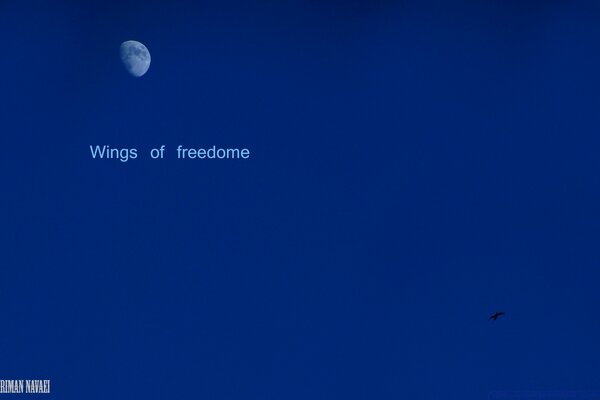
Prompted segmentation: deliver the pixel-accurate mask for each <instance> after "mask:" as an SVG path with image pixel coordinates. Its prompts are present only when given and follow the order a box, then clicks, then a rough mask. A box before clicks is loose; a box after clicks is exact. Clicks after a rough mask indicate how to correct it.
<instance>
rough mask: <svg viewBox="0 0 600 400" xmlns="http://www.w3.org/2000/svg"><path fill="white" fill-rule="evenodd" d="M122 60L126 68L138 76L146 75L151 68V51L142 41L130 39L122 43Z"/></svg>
mask: <svg viewBox="0 0 600 400" xmlns="http://www.w3.org/2000/svg"><path fill="white" fill-rule="evenodd" d="M120 54H121V61H122V62H123V65H124V66H125V69H126V70H127V71H128V72H129V73H130V74H131V75H133V76H135V77H136V78H139V77H140V76H142V75H144V74H145V73H146V72H148V68H150V62H151V60H152V58H151V57H150V52H149V51H148V48H147V47H146V46H144V45H143V44H142V43H140V42H138V41H135V40H128V41H126V42H123V43H121V50H120Z"/></svg>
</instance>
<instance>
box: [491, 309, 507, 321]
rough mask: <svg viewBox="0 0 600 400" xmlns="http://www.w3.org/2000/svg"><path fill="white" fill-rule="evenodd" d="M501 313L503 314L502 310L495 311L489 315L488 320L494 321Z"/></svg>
mask: <svg viewBox="0 0 600 400" xmlns="http://www.w3.org/2000/svg"><path fill="white" fill-rule="evenodd" d="M502 315H504V312H502V311H497V312H495V313H494V314H493V315H492V316H491V317H490V321H496V320H497V319H498V317H501V316H502Z"/></svg>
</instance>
